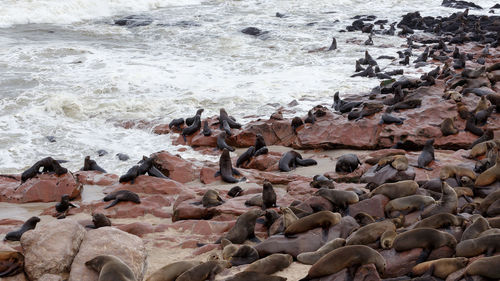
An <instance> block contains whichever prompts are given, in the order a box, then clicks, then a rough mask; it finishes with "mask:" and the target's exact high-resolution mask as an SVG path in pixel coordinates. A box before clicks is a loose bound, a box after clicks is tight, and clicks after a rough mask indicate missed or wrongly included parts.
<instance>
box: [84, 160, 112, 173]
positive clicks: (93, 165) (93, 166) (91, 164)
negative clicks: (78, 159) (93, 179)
mask: <svg viewBox="0 0 500 281" xmlns="http://www.w3.org/2000/svg"><path fill="white" fill-rule="evenodd" d="M81 170H82V171H99V172H102V173H107V172H106V170H104V169H103V168H101V167H100V166H99V165H97V162H96V161H94V160H91V159H90V156H86V157H85V160H84V161H83V168H81Z"/></svg>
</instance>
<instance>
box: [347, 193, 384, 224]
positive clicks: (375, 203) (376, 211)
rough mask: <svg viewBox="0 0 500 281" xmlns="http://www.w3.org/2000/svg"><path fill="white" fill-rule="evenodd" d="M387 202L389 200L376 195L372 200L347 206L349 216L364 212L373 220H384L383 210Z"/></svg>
mask: <svg viewBox="0 0 500 281" xmlns="http://www.w3.org/2000/svg"><path fill="white" fill-rule="evenodd" d="M387 202H389V198H387V197H385V196H384V195H382V194H377V195H375V196H373V197H372V198H369V199H365V200H363V201H360V202H358V203H355V204H351V205H349V215H350V216H353V217H354V216H356V215H357V214H358V213H361V212H365V213H367V214H369V215H370V216H372V217H374V218H385V209H384V208H385V205H386V204H387Z"/></svg>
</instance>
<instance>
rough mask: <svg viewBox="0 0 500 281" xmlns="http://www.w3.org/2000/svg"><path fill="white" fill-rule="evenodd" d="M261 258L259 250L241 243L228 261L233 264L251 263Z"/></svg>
mask: <svg viewBox="0 0 500 281" xmlns="http://www.w3.org/2000/svg"><path fill="white" fill-rule="evenodd" d="M258 259H259V253H258V252H257V250H256V249H255V248H254V247H252V246H249V245H241V246H240V247H238V249H237V250H236V251H235V252H234V253H232V254H231V257H230V258H229V259H228V261H229V262H230V263H231V265H233V266H238V265H243V264H249V263H252V262H254V261H256V260H258Z"/></svg>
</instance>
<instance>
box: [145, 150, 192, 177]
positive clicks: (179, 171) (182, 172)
mask: <svg viewBox="0 0 500 281" xmlns="http://www.w3.org/2000/svg"><path fill="white" fill-rule="evenodd" d="M151 157H153V158H154V159H155V160H154V164H155V166H156V167H157V168H158V169H159V170H160V171H161V172H162V173H163V174H164V175H165V176H167V177H169V178H171V179H172V180H175V181H178V182H181V183H186V182H190V181H193V180H195V179H196V172H197V171H196V169H195V167H194V166H193V164H192V163H191V162H189V161H186V160H184V159H182V158H181V157H180V156H178V155H172V154H170V153H168V152H166V151H160V152H157V153H153V154H152V155H151Z"/></svg>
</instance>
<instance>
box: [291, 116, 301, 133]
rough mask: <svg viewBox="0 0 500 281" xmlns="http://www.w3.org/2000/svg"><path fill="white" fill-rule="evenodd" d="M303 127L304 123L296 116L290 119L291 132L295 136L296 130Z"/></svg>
mask: <svg viewBox="0 0 500 281" xmlns="http://www.w3.org/2000/svg"><path fill="white" fill-rule="evenodd" d="M302 125H304V122H303V121H302V119H301V118H300V117H298V116H295V117H293V119H292V123H291V126H292V130H293V132H294V133H295V134H297V128H298V127H300V126H302Z"/></svg>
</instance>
